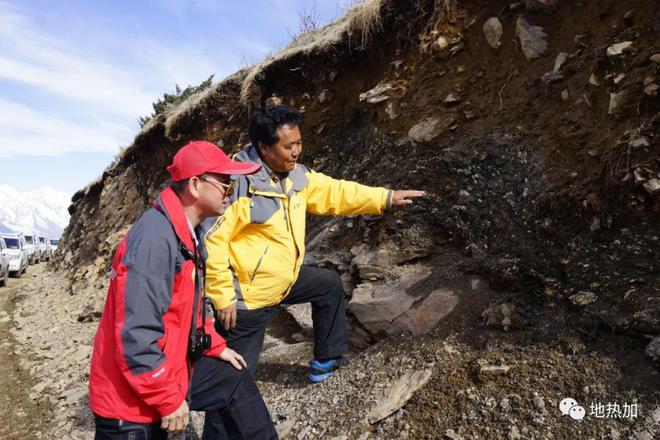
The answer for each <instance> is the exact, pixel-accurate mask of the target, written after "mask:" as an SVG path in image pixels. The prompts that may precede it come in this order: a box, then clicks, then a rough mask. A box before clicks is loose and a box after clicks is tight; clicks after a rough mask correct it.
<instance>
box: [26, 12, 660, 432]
mask: <svg viewBox="0 0 660 440" xmlns="http://www.w3.org/2000/svg"><path fill="white" fill-rule="evenodd" d="M493 17H496V18H497V20H495V19H493ZM498 22H499V25H498V24H497V23H498ZM499 26H501V31H502V32H501V36H499V38H498V35H499V32H498V30H499ZM659 31H660V7H658V3H657V1H651V0H648V1H644V0H639V1H631V0H630V1H613V0H610V1H557V0H543V1H541V0H525V1H522V2H507V1H489V2H485V1H468V0H466V1H462V2H459V1H455V2H454V1H446V0H445V1H440V0H438V1H435V0H434V1H431V0H411V1H402V0H400V1H399V0H383V1H371V2H367V3H366V4H363V5H362V6H359V7H358V8H356V9H355V10H353V11H352V12H349V14H348V15H347V16H346V17H345V18H344V19H342V20H340V21H339V22H337V23H335V24H332V25H330V26H328V27H326V28H323V29H321V30H319V31H317V32H313V33H311V34H307V35H303V36H301V37H299V38H298V40H297V41H295V42H294V43H293V44H292V46H291V47H289V48H286V49H285V50H284V51H282V52H280V53H279V54H276V55H273V56H272V57H269V58H268V59H267V60H265V61H264V62H263V63H261V64H259V65H257V66H255V67H253V68H250V69H246V70H244V71H241V72H238V73H237V74H235V75H234V76H232V77H230V78H228V79H226V80H225V81H223V82H222V83H220V84H218V85H216V86H214V87H213V88H211V89H210V90H207V91H205V92H203V93H201V94H199V95H196V96H193V97H192V98H190V99H189V100H188V101H186V102H184V103H182V104H181V105H179V106H178V107H174V108H171V109H169V110H168V111H167V112H165V113H163V114H160V115H157V116H155V117H154V118H153V119H152V120H151V121H149V122H148V123H147V125H145V127H144V129H143V130H142V131H141V132H140V133H139V134H138V135H137V137H136V139H135V141H134V143H133V144H132V145H131V146H129V147H128V148H127V149H126V150H125V151H124V152H123V154H122V155H121V156H120V157H118V158H117V160H116V161H115V163H113V164H112V165H111V166H109V167H108V169H107V170H106V171H105V172H104V174H103V176H101V178H100V179H99V180H98V181H96V182H94V183H93V184H91V185H90V186H88V187H87V188H85V189H84V190H82V191H80V192H78V193H77V194H76V195H75V196H74V199H73V204H72V206H71V207H70V212H71V214H72V220H71V223H70V225H69V226H68V228H67V229H66V231H65V235H64V237H63V240H62V244H61V249H60V251H59V264H58V265H57V267H56V268H54V269H57V271H54V272H52V273H49V275H48V276H44V277H43V278H41V279H40V283H41V284H35V285H33V286H27V287H26V288H27V289H28V290H26V293H25V294H26V295H27V296H30V295H39V296H40V297H43V300H44V302H43V303H40V307H39V308H36V310H35V309H34V308H31V309H30V308H29V302H26V301H24V302H22V303H21V304H19V305H18V309H17V312H14V318H13V319H14V320H15V322H16V323H17V325H18V327H17V328H16V329H15V331H14V337H15V338H16V341H17V342H18V343H19V344H20V345H19V346H20V347H24V349H25V350H27V351H29V352H30V353H33V354H35V355H36V356H37V357H36V359H41V356H44V355H45V353H47V352H48V355H51V356H53V357H52V358H50V359H48V358H47V357H46V358H45V360H42V361H37V362H36V363H31V362H34V361H32V360H30V359H29V357H26V358H25V361H23V360H21V361H22V362H25V365H23V368H24V370H25V371H29V372H30V373H31V374H33V375H35V374H36V375H40V374H41V375H42V376H33V377H41V378H42V379H39V380H36V381H37V382H38V383H41V384H44V383H45V385H42V386H43V388H42V389H41V391H42V392H41V394H40V396H41V397H43V398H44V399H46V400H49V401H50V400H52V404H54V405H56V411H55V413H56V414H57V416H56V418H55V419H54V423H53V428H52V429H53V431H52V432H53V433H54V434H53V435H56V436H55V437H54V438H67V437H66V436H67V435H69V436H70V438H86V437H85V435H89V432H90V431H89V429H90V426H91V419H90V417H89V416H90V415H89V411H88V410H87V409H85V408H86V407H85V399H86V397H85V392H84V389H85V386H86V385H85V384H86V382H85V381H86V376H85V375H86V368H87V366H88V362H89V360H88V359H87V356H88V355H89V351H90V344H91V337H92V335H93V331H94V328H95V325H96V321H97V320H98V316H99V313H100V311H101V309H102V302H103V299H104V295H105V292H104V290H105V287H106V285H107V281H106V279H105V278H106V277H105V273H106V270H107V268H108V266H109V263H110V257H111V253H112V251H113V249H114V247H115V246H116V244H117V243H118V241H119V240H120V239H121V237H122V236H123V235H124V234H125V233H126V231H127V229H128V227H130V224H131V223H132V222H133V221H134V220H135V219H136V218H137V216H138V215H139V214H140V213H141V212H142V211H143V210H144V209H145V208H146V207H147V206H148V203H149V201H150V200H151V199H152V198H153V197H154V196H155V195H156V194H157V192H158V191H159V190H160V189H161V188H162V187H163V186H164V185H165V184H166V173H165V166H166V165H167V164H168V163H169V161H170V160H171V157H172V156H173V154H174V152H175V151H176V150H177V149H178V148H179V147H180V146H182V145H183V144H185V143H186V142H187V141H189V140H192V139H199V138H202V139H207V140H210V141H212V142H216V143H217V144H218V145H219V146H221V147H222V148H224V149H225V150H226V151H227V152H230V151H237V150H238V149H240V147H241V146H242V145H244V144H245V143H246V142H247V136H246V133H245V131H246V127H247V125H248V121H249V116H250V114H251V111H252V109H254V108H255V107H257V106H259V105H261V104H263V103H264V102H266V101H267V100H272V101H277V100H279V101H282V102H285V103H288V104H291V105H294V106H296V107H298V108H300V109H301V110H304V114H303V127H302V132H303V142H304V147H305V152H304V156H303V163H305V164H306V165H307V166H309V167H310V168H313V169H315V170H317V171H321V172H324V173H327V174H329V175H331V176H333V177H338V178H346V179H352V180H358V181H360V182H364V183H367V184H374V185H383V186H387V187H391V188H395V187H396V188H403V187H406V188H415V189H424V190H426V191H428V193H429V196H428V197H426V198H425V199H424V200H422V201H421V202H420V203H418V204H416V205H415V206H414V207H412V208H411V209H406V210H396V211H391V212H388V213H387V214H386V215H385V216H383V217H382V218H381V217H371V216H367V217H357V218H314V219H310V222H309V225H308V237H309V242H308V251H309V252H308V256H307V263H309V264H315V265H318V266H324V267H330V268H333V269H336V270H337V271H339V272H340V273H341V274H342V279H343V281H344V285H345V289H346V292H347V296H348V299H349V300H350V302H349V314H350V321H351V342H352V343H353V347H354V351H355V359H354V361H353V363H352V364H351V365H350V366H349V367H347V368H346V369H345V370H343V371H341V372H340V373H339V374H337V376H336V377H335V378H333V379H331V380H329V381H328V382H327V383H323V384H321V385H318V386H311V385H308V384H307V383H306V382H305V373H306V370H305V365H306V362H307V361H308V360H309V357H310V345H309V343H310V342H309V341H310V333H309V332H310V328H309V318H308V316H307V314H308V310H306V309H304V308H301V309H290V310H288V311H287V312H288V313H284V312H283V313H282V315H281V319H280V322H279V323H277V325H275V326H274V327H273V328H272V329H271V331H270V335H269V338H270V339H269V340H268V343H267V345H266V347H267V350H266V352H265V353H264V358H263V359H262V365H261V367H260V372H259V374H258V381H259V384H260V387H261V389H262V391H263V393H264V395H265V397H266V400H267V402H268V404H269V407H270V408H271V412H272V415H273V417H274V419H275V420H276V422H277V423H278V429H279V430H280V432H281V433H282V435H283V436H284V437H286V438H299V439H303V438H333V437H336V438H342V436H344V437H346V438H369V437H372V438H406V437H407V438H465V439H471V438H476V439H481V438H484V439H491V438H492V439H498V438H509V439H515V438H523V439H526V438H557V439H575V438H594V439H597V438H613V439H614V438H638V439H651V438H655V437H657V436H660V425H659V424H658V423H660V412H659V410H658V398H659V397H660V394H659V390H660V378H659V368H660V367H659V365H660V364H659V362H660V339H659V335H660V293H659V292H660V275H659V274H660V270H659V267H658V266H659V264H660V259H659V258H658V249H659V248H660V239H659V237H658V235H659V234H658V231H660V229H659V228H658V226H659V221H658V218H659V215H658V214H659V212H660V196H659V192H660V188H659V186H660V180H658V179H659V178H660V174H659V172H660V154H659V153H660V148H659V141H658V138H659V137H658V135H657V129H658V123H659V122H660V116H659V113H658V109H659V108H660V106H659V104H660V100H659V98H658V84H660V65H659V64H658V62H660V59H659V57H660V56H659V55H658V53H659V52H660V47H659V46H660V45H659V44H658V43H659V39H658V32H659ZM486 37H488V40H487V38H486ZM498 43H499V45H498ZM492 46H495V47H496V48H493V47H492ZM544 47H545V48H544ZM534 51H537V52H541V53H539V54H538V55H539V56H538V57H537V58H533V59H528V57H530V58H531V56H532V55H534V54H533V52H534ZM30 289H32V290H30ZM28 309H29V310H32V311H33V312H34V316H30V317H21V316H20V313H21V310H23V313H32V312H31V311H28ZM79 320H80V322H79ZM87 321H89V322H87ZM28 336H29V338H28ZM47 347H48V348H47ZM30 369H32V371H30ZM53 371H55V372H56V373H57V374H53V373H52V372H53ZM43 378H46V379H43ZM40 388H41V387H40ZM395 397H398V398H399V399H400V401H399V402H398V403H397V402H392V401H390V400H392V399H394V398H395ZM565 397H571V398H574V399H575V400H576V401H577V402H578V403H579V404H580V405H582V406H584V408H585V409H586V412H587V415H586V417H585V418H584V419H583V420H580V421H578V420H574V419H572V418H571V417H569V416H562V414H561V412H560V411H559V410H558V405H559V402H560V401H561V400H562V399H563V398H565ZM388 403H390V404H391V405H392V408H394V407H397V405H399V404H400V406H399V407H398V408H395V409H394V410H392V412H393V414H392V415H384V414H386V413H387V412H388V411H386V410H387V408H384V407H381V408H380V410H379V409H378V408H376V407H378V406H379V405H386V404H388ZM599 403H600V404H603V405H607V404H608V403H611V404H615V403H618V404H619V405H620V406H623V405H624V404H628V405H631V404H633V403H636V404H638V406H639V414H638V417H636V418H613V417H603V418H600V417H597V415H599V413H598V408H599V407H598V404H599ZM390 409H391V408H390ZM592 409H593V414H590V410H592ZM610 415H612V414H610ZM381 416H382V417H381ZM379 417H380V419H379ZM377 419H378V420H377ZM57 435H59V436H62V437H57ZM190 435H191V436H192V435H193V434H190Z"/></svg>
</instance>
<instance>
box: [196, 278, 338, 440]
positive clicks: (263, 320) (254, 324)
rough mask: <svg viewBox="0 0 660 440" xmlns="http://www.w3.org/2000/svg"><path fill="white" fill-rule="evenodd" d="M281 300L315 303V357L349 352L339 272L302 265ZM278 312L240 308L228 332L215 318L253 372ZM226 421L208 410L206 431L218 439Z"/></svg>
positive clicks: (288, 302)
mask: <svg viewBox="0 0 660 440" xmlns="http://www.w3.org/2000/svg"><path fill="white" fill-rule="evenodd" d="M282 303H283V304H301V303H312V321H313V323H314V357H315V358H316V359H327V358H331V357H339V356H341V355H343V354H344V353H346V351H347V349H348V345H347V336H346V300H345V299H344V289H343V287H342V284H341V278H340V277H339V275H338V274H337V272H335V271H332V270H328V269H320V268H318V267H311V266H303V267H301V268H300V273H299V274H298V279H297V280H296V282H295V283H294V285H293V287H292V288H291V292H289V294H288V295H287V296H286V298H284V300H283V301H282ZM275 311H276V310H275V307H264V308H262V309H256V310H238V316H237V318H236V326H235V327H234V328H232V329H230V330H229V331H225V329H224V328H223V327H222V326H221V325H220V322H219V321H216V330H217V331H218V332H219V333H220V334H221V335H222V336H223V337H224V338H225V339H226V340H227V345H228V346H229V347H231V348H232V349H234V350H236V351H237V352H238V353H240V354H241V355H242V356H243V357H244V358H245V361H246V362H247V364H248V369H249V371H250V373H252V374H253V375H254V373H255V371H256V370H257V363H258V362H259V354H260V353H261V348H262V346H263V343H264V336H265V335H266V327H268V323H270V321H271V320H272V319H273V316H275ZM223 421H224V420H223V419H221V418H220V417H219V415H218V414H214V413H206V419H205V421H204V433H207V432H208V433H213V435H216V436H218V437H217V438H222V434H221V433H222V432H223V428H228V427H227V426H226V423H225V424H224V425H225V426H224V427H223ZM227 430H228V429H227ZM209 438H211V437H209ZM214 438H215V437H214Z"/></svg>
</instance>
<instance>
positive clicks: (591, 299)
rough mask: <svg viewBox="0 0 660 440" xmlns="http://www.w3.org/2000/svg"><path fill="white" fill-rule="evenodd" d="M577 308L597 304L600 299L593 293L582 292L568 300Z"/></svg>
mask: <svg viewBox="0 0 660 440" xmlns="http://www.w3.org/2000/svg"><path fill="white" fill-rule="evenodd" d="M568 299H569V300H570V301H571V302H572V303H573V304H575V305H576V306H587V305H589V304H593V303H595V302H596V299H598V297H597V296H596V295H595V294H594V293H593V292H588V291H582V292H578V293H576V294H575V295H571V296H570V297H569V298H568Z"/></svg>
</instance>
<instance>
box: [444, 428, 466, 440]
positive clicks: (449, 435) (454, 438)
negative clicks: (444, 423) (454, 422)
mask: <svg viewBox="0 0 660 440" xmlns="http://www.w3.org/2000/svg"><path fill="white" fill-rule="evenodd" d="M445 438H446V439H447V440H463V437H461V436H460V435H458V434H456V431H454V430H453V429H448V430H446V431H445Z"/></svg>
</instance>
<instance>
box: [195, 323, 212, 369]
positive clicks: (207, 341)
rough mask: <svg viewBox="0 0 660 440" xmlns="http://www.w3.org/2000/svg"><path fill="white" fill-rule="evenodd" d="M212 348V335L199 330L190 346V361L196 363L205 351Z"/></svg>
mask: <svg viewBox="0 0 660 440" xmlns="http://www.w3.org/2000/svg"><path fill="white" fill-rule="evenodd" d="M209 348H211V335H209V334H208V333H206V332H204V330H203V329H197V330H196V331H195V335H194V336H193V342H192V345H191V346H190V360H191V361H193V362H195V361H197V360H198V359H199V358H201V357H202V354H204V351H205V350H208V349H209Z"/></svg>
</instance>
